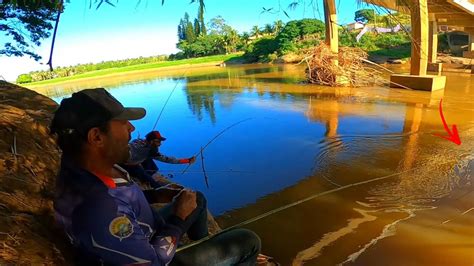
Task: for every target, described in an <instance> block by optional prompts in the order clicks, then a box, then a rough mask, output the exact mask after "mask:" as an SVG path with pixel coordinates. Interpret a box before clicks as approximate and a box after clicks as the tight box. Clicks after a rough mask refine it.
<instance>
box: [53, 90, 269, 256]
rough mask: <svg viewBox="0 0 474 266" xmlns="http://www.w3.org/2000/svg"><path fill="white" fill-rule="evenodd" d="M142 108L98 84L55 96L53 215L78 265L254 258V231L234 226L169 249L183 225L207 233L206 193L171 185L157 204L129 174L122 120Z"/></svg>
mask: <svg viewBox="0 0 474 266" xmlns="http://www.w3.org/2000/svg"><path fill="white" fill-rule="evenodd" d="M144 115H145V110H144V109H143V108H124V107H123V106H122V104H121V103H120V102H119V101H117V100H116V99H115V98H114V97H113V96H112V95H110V94H109V93H108V92H107V91H106V90H105V89H102V88H99V89H88V90H83V91H80V92H77V93H74V94H73V95H72V96H71V97H70V98H65V99H63V100H62V101H61V104H60V106H59V108H58V110H57V111H56V112H55V115H54V118H53V121H52V123H51V133H52V134H55V135H57V142H58V145H59V147H60V148H61V150H62V152H63V153H62V158H61V168H60V172H59V175H58V178H57V185H56V197H55V201H54V209H55V215H56V219H57V221H58V223H59V224H60V225H61V226H62V227H63V228H64V231H65V232H66V234H67V236H68V237H69V238H70V240H71V242H72V243H73V245H74V246H75V247H76V248H77V250H79V252H80V253H81V257H80V259H81V261H80V262H77V263H78V264H80V265H94V264H97V263H101V264H102V265H255V263H256V259H257V256H258V253H259V251H260V239H259V238H258V236H257V235H255V233H253V232H251V231H249V230H245V229H234V230H231V231H226V232H224V233H221V234H218V235H216V236H213V237H212V238H210V239H208V240H206V241H204V242H202V243H200V244H198V245H195V246H193V247H190V248H188V249H185V250H183V251H181V252H176V248H177V245H178V243H179V240H180V238H181V237H182V235H183V234H184V233H187V234H188V236H189V237H190V238H191V239H193V240H197V239H200V238H203V237H205V236H207V234H208V232H207V224H206V222H207V216H206V215H207V214H206V213H207V211H206V202H205V199H204V198H203V197H202V196H200V195H199V194H198V193H196V192H193V191H191V190H188V189H182V190H176V191H175V194H176V195H174V197H173V200H172V202H171V203H170V204H168V205H167V206H165V207H164V208H163V209H160V210H159V211H155V210H154V209H152V208H151V207H150V205H149V202H150V200H154V199H158V200H159V198H160V195H159V194H158V195H157V193H156V192H157V191H156V190H154V191H151V192H150V193H151V194H149V195H148V196H147V195H145V193H144V192H143V191H142V190H141V189H140V187H139V186H138V185H137V184H136V183H134V182H132V181H130V178H129V175H128V173H127V172H126V171H125V170H123V169H122V168H121V167H119V166H118V165H117V164H118V163H124V162H127V161H128V159H129V156H130V150H129V149H130V148H129V146H128V142H129V141H130V138H131V132H132V131H133V130H134V129H135V128H134V127H133V125H132V124H130V122H129V120H135V119H140V118H142V117H143V116H144Z"/></svg>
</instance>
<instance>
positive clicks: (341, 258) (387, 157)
mask: <svg viewBox="0 0 474 266" xmlns="http://www.w3.org/2000/svg"><path fill="white" fill-rule="evenodd" d="M183 73H184V74H185V75H183ZM303 75H304V74H303V70H302V68H301V67H298V66H275V65H248V66H233V67H227V68H219V67H206V68H199V69H191V68H189V69H180V70H174V71H171V72H169V71H168V72H166V71H160V72H159V73H155V72H148V73H146V74H144V75H142V74H140V75H139V74H136V75H124V76H118V77H115V78H109V79H95V80H89V81H84V82H80V83H77V82H76V83H70V84H65V85H61V86H56V87H45V88H41V89H39V91H40V92H42V93H45V94H47V95H48V96H50V97H53V99H55V100H56V101H60V99H61V98H62V97H65V96H68V95H70V93H71V92H72V91H76V90H79V89H81V88H88V87H99V86H101V87H106V88H108V89H109V91H110V92H111V93H112V94H113V95H115V96H116V97H117V98H118V99H119V100H121V101H122V102H123V103H124V104H125V105H129V106H144V107H145V108H147V111H148V113H147V116H146V117H145V118H144V119H143V120H141V121H137V122H135V123H134V124H135V126H136V127H137V130H136V131H135V133H134V134H135V135H134V136H138V135H141V136H143V135H144V134H146V133H147V131H149V130H151V128H152V127H153V124H154V123H155V122H156V120H157V117H158V115H159V113H160V111H161V109H162V107H163V105H164V103H165V102H166V99H167V98H168V97H169V96H170V95H171V97H170V101H169V103H168V104H167V106H166V108H165V109H164V111H163V113H162V115H161V117H160V119H159V121H158V123H157V129H159V130H160V131H161V132H162V134H163V135H165V136H166V137H167V138H168V140H167V141H166V142H165V143H164V144H163V146H162V148H161V150H162V152H163V153H164V154H167V155H173V156H177V157H185V156H191V155H192V154H196V153H197V152H198V151H199V149H200V147H201V146H204V145H206V144H207V143H208V142H209V141H210V140H211V139H212V138H213V137H215V136H216V135H218V134H219V133H220V132H222V131H223V130H225V129H226V128H227V127H229V126H231V125H233V124H234V123H237V122H239V121H242V120H244V119H249V120H245V121H244V122H242V123H240V124H238V125H235V126H233V127H232V128H230V129H228V130H226V131H225V132H224V133H223V134H222V135H220V136H219V137H218V138H216V139H215V140H214V141H213V142H212V143H211V144H210V145H209V146H208V147H207V148H206V149H205V151H204V164H205V167H204V169H205V170H206V172H207V175H208V182H209V186H210V187H209V188H207V187H206V185H205V180H204V175H203V173H202V166H201V164H202V161H201V160H200V159H199V160H198V161H197V163H196V164H194V165H193V166H192V167H190V168H189V170H188V171H187V173H186V174H184V175H183V174H181V171H182V170H183V169H184V166H181V165H167V164H160V169H161V171H162V173H163V174H165V175H167V176H169V177H170V178H172V179H173V180H174V181H176V182H180V183H182V184H184V185H185V186H188V187H191V188H193V189H197V190H201V191H203V192H204V193H205V194H206V196H207V198H208V201H209V208H210V210H211V211H212V212H213V213H214V214H215V215H218V216H219V219H218V220H219V222H220V224H221V225H222V226H223V227H229V226H232V225H235V224H238V223H241V222H244V221H246V220H248V219H251V218H253V217H255V216H257V215H260V214H263V213H266V212H270V211H272V210H274V209H276V208H279V207H282V206H286V205H287V204H291V203H294V202H297V201H301V200H302V201H301V203H299V204H297V205H295V206H293V207H290V208H286V209H284V210H281V211H279V212H277V213H274V214H272V215H269V216H267V217H265V218H262V219H260V220H258V221H255V222H252V223H250V224H247V225H245V227H247V228H250V229H252V230H254V231H256V232H257V233H258V234H259V235H260V237H261V239H262V242H263V251H264V252H265V253H267V254H269V255H272V256H274V257H275V258H276V259H277V261H279V262H280V263H281V264H282V265H302V264H304V265H337V264H343V265H381V264H383V265H473V264H474V209H473V208H474V193H473V189H474V185H473V183H472V181H473V180H472V179H473V175H474V174H473V173H474V154H473V149H472V147H473V143H474V77H472V75H469V74H449V73H447V74H446V75H447V88H446V89H445V90H443V91H437V92H433V93H431V92H419V91H407V90H394V89H387V88H379V87H377V88H327V87H320V86H314V85H303V84H300V83H299V82H300V81H301V80H303V78H304V76H303ZM173 90H174V92H173V93H172V94H171V92H172V91H173ZM441 99H443V111H444V115H445V118H446V120H447V122H448V124H450V125H452V124H456V125H457V129H458V131H459V134H460V137H461V141H462V145H460V146H457V145H455V144H453V143H452V142H449V141H447V140H445V139H442V138H440V137H437V136H434V135H433V134H441V135H446V132H445V131H444V129H443V125H442V122H441V118H440V115H439V103H440V100H441ZM364 181H367V182H364ZM323 192H324V193H323ZM305 199H306V200H305Z"/></svg>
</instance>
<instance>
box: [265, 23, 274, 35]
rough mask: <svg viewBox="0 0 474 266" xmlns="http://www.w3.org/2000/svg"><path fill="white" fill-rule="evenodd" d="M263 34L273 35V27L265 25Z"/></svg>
mask: <svg viewBox="0 0 474 266" xmlns="http://www.w3.org/2000/svg"><path fill="white" fill-rule="evenodd" d="M263 33H265V34H272V33H273V27H272V25H271V24H268V23H267V24H265V27H264V28H263Z"/></svg>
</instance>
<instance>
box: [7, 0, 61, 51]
mask: <svg viewBox="0 0 474 266" xmlns="http://www.w3.org/2000/svg"><path fill="white" fill-rule="evenodd" d="M2 2H3V3H1V4H0V31H1V32H2V33H4V35H6V37H7V40H6V41H5V43H4V45H3V47H1V46H0V55H7V56H24V55H28V56H30V57H31V58H33V59H35V60H39V59H41V57H40V56H39V55H38V54H36V53H35V52H34V50H33V49H32V48H33V47H34V46H39V45H40V44H41V41H42V40H43V39H45V38H48V37H49V36H50V31H51V29H52V28H53V27H52V21H53V20H54V17H55V16H54V15H55V14H56V13H57V11H58V9H59V6H60V2H61V1H59V0H52V1H11V0H4V1H2Z"/></svg>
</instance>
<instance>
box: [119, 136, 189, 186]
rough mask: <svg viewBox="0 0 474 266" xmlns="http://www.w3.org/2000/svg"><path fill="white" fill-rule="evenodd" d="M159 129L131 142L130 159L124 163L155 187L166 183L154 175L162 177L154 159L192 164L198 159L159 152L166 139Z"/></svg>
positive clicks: (136, 175) (131, 171)
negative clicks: (179, 157)
mask: <svg viewBox="0 0 474 266" xmlns="http://www.w3.org/2000/svg"><path fill="white" fill-rule="evenodd" d="M165 140H166V138H165V137H163V136H162V135H161V134H160V132H159V131H156V130H155V131H151V132H149V133H148V134H146V136H145V139H134V140H132V141H131V142H130V144H129V145H130V159H129V160H128V162H127V164H125V165H123V166H124V168H125V169H127V171H129V172H130V173H131V174H132V175H133V176H134V177H137V178H138V179H140V180H141V181H145V182H148V183H149V184H150V185H151V186H152V187H153V188H157V187H160V186H162V185H164V183H161V182H160V181H156V180H155V179H154V178H153V177H152V176H158V177H161V174H160V173H158V167H157V166H156V164H155V162H154V161H153V160H158V161H161V162H165V163H171V164H186V163H188V164H192V163H194V162H195V161H196V157H194V156H193V157H190V158H181V159H177V158H175V157H171V156H166V155H164V154H162V153H160V152H159V147H160V146H161V142H162V141H165Z"/></svg>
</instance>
